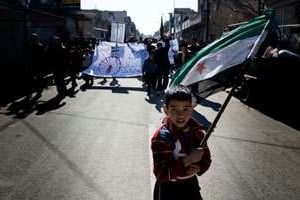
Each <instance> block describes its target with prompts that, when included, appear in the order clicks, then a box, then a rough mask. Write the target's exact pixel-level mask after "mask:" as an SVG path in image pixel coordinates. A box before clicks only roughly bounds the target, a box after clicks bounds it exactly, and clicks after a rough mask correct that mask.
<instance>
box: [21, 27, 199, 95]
mask: <svg viewBox="0 0 300 200" xmlns="http://www.w3.org/2000/svg"><path fill="white" fill-rule="evenodd" d="M172 41H173V42H174V41H175V40H174V37H173V36H172V35H171V36H164V37H162V38H161V39H160V40H157V39H154V38H146V39H144V40H143V41H142V40H141V41H137V40H136V39H135V38H133V37H129V38H128V40H127V41H126V42H139V43H141V42H142V43H144V45H145V48H146V49H147V51H148V55H149V57H148V58H147V59H146V60H145V62H144V63H143V67H142V78H143V86H144V87H145V88H146V90H147V95H148V96H149V97H150V96H153V95H156V94H157V95H161V94H162V93H163V92H164V90H165V89H166V88H167V87H168V84H169V78H170V77H171V76H172V75H173V74H174V73H175V72H176V71H177V70H178V69H179V68H180V67H181V66H182V65H183V64H184V63H185V62H187V60H188V59H190V58H191V57H192V56H193V54H194V53H195V52H197V51H199V50H200V49H201V48H202V47H203V46H204V44H203V43H199V42H198V41H196V39H192V40H191V41H186V40H180V41H179V42H177V40H176V45H175V47H174V43H173V45H172ZM99 42H100V41H99V40H97V39H95V38H90V39H83V38H75V39H74V40H71V41H62V40H61V38H60V37H58V36H53V37H52V38H51V40H50V42H49V43H48V44H42V43H41V42H40V40H39V36H38V35H37V34H36V33H33V34H32V35H31V38H30V40H29V41H28V44H27V46H26V51H25V52H26V55H25V58H26V65H27V67H28V69H29V70H28V71H29V72H30V74H29V76H28V77H29V83H30V84H31V88H32V89H33V91H32V94H33V93H36V97H40V96H41V95H42V92H43V89H44V88H45V87H47V85H49V84H52V83H53V84H55V85H56V89H57V95H58V96H60V97H62V98H63V97H65V96H66V95H69V93H72V92H73V91H74V90H75V88H76V87H77V85H78V83H77V80H78V79H80V78H82V79H83V80H84V81H85V84H84V85H82V87H81V88H82V89H85V88H87V87H90V86H92V85H93V83H94V81H93V80H94V77H92V76H89V75H87V74H83V73H80V72H82V71H83V70H84V69H86V68H87V67H88V66H90V64H91V63H92V59H93V54H94V48H95V45H98V44H99ZM106 81H107V80H106V78H103V81H101V82H103V83H105V82H106ZM115 83H117V80H116V78H113V80H112V82H111V85H113V84H115ZM68 84H71V88H70V89H68Z"/></svg>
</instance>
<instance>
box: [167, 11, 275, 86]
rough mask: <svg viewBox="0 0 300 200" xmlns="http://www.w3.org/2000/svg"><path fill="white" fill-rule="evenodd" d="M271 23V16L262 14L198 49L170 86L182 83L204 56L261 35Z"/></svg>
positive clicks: (177, 73)
mask: <svg viewBox="0 0 300 200" xmlns="http://www.w3.org/2000/svg"><path fill="white" fill-rule="evenodd" d="M269 25H270V17H269V16H268V15H262V16H259V17H256V18H254V19H252V20H250V21H248V22H247V23H246V24H244V25H242V26H240V27H238V28H236V29H234V30H232V31H230V32H229V33H227V34H226V35H224V36H222V37H221V38H220V39H217V40H215V41H214V42H212V43H210V44H209V45H207V46H206V47H204V48H203V49H201V50H200V51H198V52H197V53H196V54H195V55H194V56H193V57H192V58H191V59H190V60H188V61H187V62H186V63H185V64H184V65H182V67H181V68H180V70H178V71H177V72H176V74H175V76H174V78H173V79H172V81H171V84H170V86H171V87H172V86H174V85H178V84H180V83H181V82H182V80H183V79H184V78H185V76H186V75H187V73H188V72H189V71H190V70H191V69H192V68H193V67H195V65H196V64H197V62H198V61H199V60H200V59H202V58H203V57H205V56H207V55H209V54H212V53H215V52H218V51H220V50H221V49H223V48H225V47H227V46H229V45H230V44H232V43H234V42H237V41H239V40H243V39H246V38H251V37H254V36H259V35H260V34H261V33H262V32H263V31H264V30H266V29H268V28H269ZM199 81H201V80H199Z"/></svg>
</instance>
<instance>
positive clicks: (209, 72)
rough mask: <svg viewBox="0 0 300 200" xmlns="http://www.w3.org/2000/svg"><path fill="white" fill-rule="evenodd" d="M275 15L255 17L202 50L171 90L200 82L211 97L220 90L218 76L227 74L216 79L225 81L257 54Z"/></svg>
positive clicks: (176, 79) (177, 73) (172, 84)
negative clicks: (232, 71) (176, 86)
mask: <svg viewBox="0 0 300 200" xmlns="http://www.w3.org/2000/svg"><path fill="white" fill-rule="evenodd" d="M272 15H273V13H269V14H268V13H266V15H262V16H259V17H256V18H254V19H252V20H250V21H248V22H247V23H245V24H244V25H242V26H240V27H238V28H236V29H234V30H232V31H230V32H229V33H227V34H226V35H223V36H222V37H221V38H219V39H217V40H215V41H213V42H212V43H210V44H209V45H207V46H206V47H204V48H203V49H201V50H199V51H198V52H197V53H196V54H195V55H194V56H193V57H192V58H191V59H190V60H188V61H187V62H186V63H185V64H184V65H183V66H182V67H181V68H180V70H179V71H177V72H176V74H175V76H174V77H173V79H172V81H171V83H170V87H172V86H174V85H178V84H182V85H186V86H190V85H193V84H195V83H199V84H198V87H197V88H198V90H199V92H200V93H201V92H203V91H204V90H206V94H205V95H202V96H204V97H205V96H208V95H209V91H210V90H213V89H216V88H218V87H219V86H218V85H215V84H214V83H215V82H216V81H215V80H214V79H215V78H216V75H218V74H220V73H221V72H224V73H222V76H218V77H217V78H218V79H220V81H224V79H226V78H227V77H226V76H229V73H228V72H229V71H230V70H231V68H232V69H233V67H236V66H240V64H242V63H243V62H244V61H245V60H247V59H249V58H253V57H254V56H255V55H256V53H257V51H258V49H259V47H260V46H261V44H262V42H263V41H264V40H265V38H266V36H267V34H268V30H269V28H270V27H271V19H272V18H273V17H272ZM226 72H227V74H226ZM204 80H207V81H206V85H205V88H201V87H202V85H201V84H200V83H201V82H202V81H204ZM208 88H209V89H208Z"/></svg>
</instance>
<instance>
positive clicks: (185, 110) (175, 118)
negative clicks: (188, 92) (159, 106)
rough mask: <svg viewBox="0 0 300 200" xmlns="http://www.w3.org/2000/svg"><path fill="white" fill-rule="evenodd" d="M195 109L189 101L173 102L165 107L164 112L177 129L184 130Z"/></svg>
mask: <svg viewBox="0 0 300 200" xmlns="http://www.w3.org/2000/svg"><path fill="white" fill-rule="evenodd" d="M192 111H193V107H192V105H191V102H189V101H178V100H171V101H170V102H169V105H168V106H164V112H165V113H166V115H167V116H168V117H170V119H171V121H172V123H173V124H174V125H175V126H176V127H177V128H184V127H185V126H186V124H187V122H188V121H189V119H190V117H191V115H192Z"/></svg>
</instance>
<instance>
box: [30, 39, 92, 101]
mask: <svg viewBox="0 0 300 200" xmlns="http://www.w3.org/2000/svg"><path fill="white" fill-rule="evenodd" d="M95 44H96V41H95V40H93V39H90V40H83V39H80V38H75V39H74V40H72V41H62V40H61V38H60V37H59V36H53V37H52V38H51V40H50V42H49V43H48V44H43V43H41V42H40V40H39V36H38V35H37V34H36V33H33V34H32V35H31V38H30V39H29V41H28V44H27V46H26V50H25V52H26V55H25V58H26V65H27V67H28V72H29V76H28V77H29V83H30V85H31V88H32V89H33V91H32V94H33V93H36V97H40V96H41V95H42V92H43V89H44V88H45V87H47V85H48V84H49V81H48V80H50V81H53V83H54V84H55V85H56V89H57V95H58V96H60V97H65V96H66V95H68V94H69V93H72V90H74V89H75V88H76V86H77V85H78V84H77V79H78V78H79V73H80V72H81V71H82V70H83V69H84V68H85V67H88V66H89V65H90V64H91V61H92V55H93V51H94V46H95ZM47 77H50V78H49V79H47ZM67 77H69V79H68V81H66V78H67ZM69 83H71V89H70V90H68V89H67V88H68V84H69Z"/></svg>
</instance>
